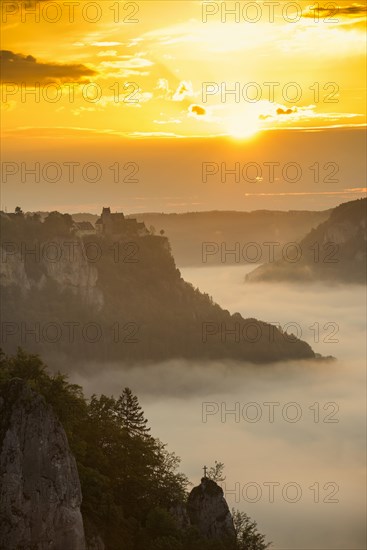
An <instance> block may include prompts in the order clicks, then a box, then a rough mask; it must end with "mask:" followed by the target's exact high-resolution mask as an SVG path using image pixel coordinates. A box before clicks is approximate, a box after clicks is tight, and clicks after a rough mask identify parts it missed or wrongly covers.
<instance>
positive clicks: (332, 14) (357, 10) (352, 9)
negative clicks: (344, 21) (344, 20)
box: [303, 4, 367, 22]
mask: <svg viewBox="0 0 367 550" xmlns="http://www.w3.org/2000/svg"><path fill="white" fill-rule="evenodd" d="M330 5H331V7H329V8H322V7H318V8H312V9H310V8H308V9H307V10H306V11H304V12H303V17H315V16H318V17H320V18H328V19H330V22H332V20H333V19H338V16H342V17H352V18H353V17H363V16H365V15H366V14H367V7H366V6H363V5H362V4H353V5H352V6H345V7H341V6H336V7H335V6H334V4H330Z"/></svg>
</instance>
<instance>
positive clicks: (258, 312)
mask: <svg viewBox="0 0 367 550" xmlns="http://www.w3.org/2000/svg"><path fill="white" fill-rule="evenodd" d="M183 275H184V277H185V279H186V280H189V281H190V282H192V283H193V284H194V285H195V286H199V288H200V289H201V290H204V291H206V292H208V293H209V294H211V295H212V296H213V297H214V299H215V300H216V301H217V302H218V303H220V304H221V305H222V306H223V307H225V308H228V309H229V310H230V311H231V312H234V311H239V312H240V313H241V314H243V315H244V316H254V317H257V318H259V319H262V320H267V321H272V322H277V323H280V324H281V325H282V326H284V325H286V324H287V323H289V322H291V321H293V322H297V323H298V324H299V325H300V327H301V329H302V332H303V334H302V337H303V338H304V339H305V340H307V341H308V342H309V343H310V344H311V345H312V347H313V349H314V350H315V351H316V352H319V353H322V354H323V355H333V356H335V357H337V360H335V361H331V362H325V361H303V362H288V363H283V364H280V363H276V364H272V365H262V366H259V365H256V366H254V365H249V364H246V363H239V362H212V363H206V364H202V363H200V362H195V361H194V362H187V361H179V360H176V361H168V362H165V363H162V364H156V365H146V366H144V367H143V366H139V367H134V368H126V367H124V365H123V364H111V365H103V366H100V365H97V364H96V365H91V364H89V365H82V364H80V365H74V366H73V371H74V374H73V375H72V380H73V381H75V382H77V383H79V384H81V385H82V386H83V387H84V390H85V392H86V394H87V395H91V394H92V393H94V392H95V393H101V392H103V393H106V394H114V395H117V394H118V393H119V392H120V391H121V388H122V387H124V386H129V387H131V388H132V390H133V391H134V392H135V393H136V394H138V396H139V399H140V402H141V404H142V406H143V409H144V411H145V414H146V416H147V418H148V419H149V423H150V425H151V427H152V433H153V435H155V436H158V437H159V438H160V439H161V440H162V441H164V442H166V443H167V444H168V448H169V449H170V450H171V451H175V452H176V453H177V454H178V455H179V456H180V457H181V458H182V470H183V471H184V472H185V473H186V474H187V475H188V476H189V478H190V479H191V481H192V482H193V483H195V484H196V483H197V482H198V481H199V479H200V477H201V475H202V468H203V466H204V465H207V466H210V465H212V464H213V463H214V461H215V460H218V461H222V462H224V463H225V465H226V476H227V479H226V481H225V484H224V490H225V495H226V498H227V500H228V503H229V505H230V506H231V507H232V506H234V507H236V508H239V509H241V510H244V511H246V512H247V513H248V514H249V515H250V516H251V517H253V518H254V519H256V521H257V522H258V525H259V529H260V531H261V532H264V533H266V534H267V537H268V540H272V541H273V542H274V547H273V548H274V550H281V549H282V550H306V549H307V550H330V549H331V548H332V549H333V550H351V549H353V550H362V549H364V548H366V541H365V538H364V537H365V532H364V527H363V526H364V519H365V490H364V487H365V421H364V418H365V387H366V376H365V354H366V348H365V328H366V327H365V325H366V319H365V289H364V288H362V287H352V286H348V287H327V286H324V285H312V287H305V286H298V287H297V286H296V285H292V286H290V287H287V286H285V285H274V284H272V285H268V284H262V283H261V284H251V286H248V285H246V284H244V283H243V276H244V270H243V268H242V267H241V268H239V267H231V268H230V267H220V268H199V269H185V270H183ZM315 323H318V324H319V330H318V331H316V332H315V330H316V329H315ZM326 323H333V324H332V331H331V332H332V334H331V332H330V326H327V328H326V329H324V326H325V325H326ZM311 326H313V327H314V328H313V329H310V328H309V327H311ZM316 326H317V325H316ZM330 334H331V336H330ZM315 339H317V340H318V341H315ZM334 340H335V341H334ZM233 345H236V344H233ZM69 370H70V369H69ZM269 484H270V485H269ZM270 487H272V488H273V489H274V495H273V497H272V498H271V494H270V492H271V489H270ZM298 497H299V498H298ZM292 499H293V500H294V499H296V500H297V501H295V502H291V500H292ZM255 501H256V502H255Z"/></svg>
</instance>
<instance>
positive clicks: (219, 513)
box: [187, 477, 236, 539]
mask: <svg viewBox="0 0 367 550" xmlns="http://www.w3.org/2000/svg"><path fill="white" fill-rule="evenodd" d="M187 512H188V516H189V518H190V523H191V525H193V526H195V527H196V528H197V529H198V530H199V532H200V533H201V535H202V536H203V537H206V538H209V539H226V538H230V539H235V537H236V532H235V528H234V524H233V518H232V515H231V513H230V511H229V508H228V504H227V502H226V500H225V498H224V496H223V490H222V489H221V487H219V485H217V484H216V483H215V482H214V481H212V480H210V479H208V478H206V477H203V478H202V480H201V483H200V485H199V486H198V487H194V489H193V490H192V491H191V493H190V495H189V498H188V501H187Z"/></svg>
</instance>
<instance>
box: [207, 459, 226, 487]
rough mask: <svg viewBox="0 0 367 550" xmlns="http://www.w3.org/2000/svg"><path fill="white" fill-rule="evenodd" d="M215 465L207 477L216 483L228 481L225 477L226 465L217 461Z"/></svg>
mask: <svg viewBox="0 0 367 550" xmlns="http://www.w3.org/2000/svg"><path fill="white" fill-rule="evenodd" d="M214 464H215V465H214V466H211V467H210V468H209V471H208V473H207V477H208V478H209V479H211V480H212V481H215V483H221V482H222V481H224V480H225V479H226V477H225V476H223V471H224V464H223V462H217V461H215V463H214Z"/></svg>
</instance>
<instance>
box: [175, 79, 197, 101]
mask: <svg viewBox="0 0 367 550" xmlns="http://www.w3.org/2000/svg"><path fill="white" fill-rule="evenodd" d="M193 95H194V93H193V90H192V83H191V82H187V81H186V80H183V81H182V82H180V84H179V85H178V88H177V90H176V91H175V93H174V94H173V97H172V100H173V101H183V100H184V99H185V97H187V96H189V97H190V96H193Z"/></svg>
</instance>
